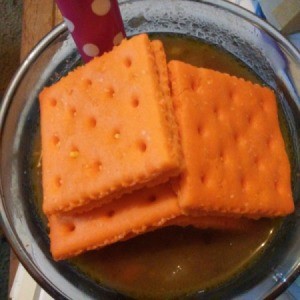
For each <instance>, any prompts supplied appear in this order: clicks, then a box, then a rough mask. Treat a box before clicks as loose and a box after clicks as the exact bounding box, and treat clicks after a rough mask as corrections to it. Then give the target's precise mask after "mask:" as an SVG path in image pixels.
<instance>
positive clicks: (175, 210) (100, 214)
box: [49, 183, 181, 260]
mask: <svg viewBox="0 0 300 300" xmlns="http://www.w3.org/2000/svg"><path fill="white" fill-rule="evenodd" d="M179 215H181V211H180V209H179V206H178V203H177V198H176V195H175V194H174V192H173V190H172V188H171V185H170V184H169V183H167V184H163V185H159V186H156V187H153V188H149V189H143V190H140V191H136V192H133V193H132V194H129V195H125V196H123V197H122V198H120V199H118V200H115V201H113V202H112V203H109V204H106V205H104V206H102V207H100V208H97V209H94V210H92V211H89V212H85V213H82V214H77V215H72V214H70V213H64V214H62V215H52V216H50V217H49V226H50V239H51V252H52V255H53V257H54V258H55V259H57V260H59V259H65V258H68V257H72V256H74V255H77V254H79V253H81V252H84V251H86V250H91V249H96V248H100V247H103V246H105V245H109V244H111V243H114V242H116V241H119V240H123V239H126V238H129V237H134V236H136V235H138V234H142V233H144V232H147V231H150V230H153V229H155V228H158V227H161V226H163V225H164V224H166V223H167V222H168V221H170V220H172V219H174V218H176V217H178V216H179ZM83 237H84V238H83Z"/></svg>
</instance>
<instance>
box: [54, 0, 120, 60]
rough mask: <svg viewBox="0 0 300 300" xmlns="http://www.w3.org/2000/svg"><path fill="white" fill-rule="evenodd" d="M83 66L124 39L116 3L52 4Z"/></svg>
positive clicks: (76, 1)
mask: <svg viewBox="0 0 300 300" xmlns="http://www.w3.org/2000/svg"><path fill="white" fill-rule="evenodd" d="M56 3H57V5H58V7H59V9H60V11H61V13H62V15H63V17H64V19H65V24H66V25H67V27H68V29H69V32H70V33H71V35H72V37H73V39H74V41H75V44H76V46H77V49H78V52H79V53H80V55H81V57H82V59H83V61H84V62H88V61H90V60H91V59H92V58H93V57H95V56H99V55H102V54H103V53H104V52H109V51H110V50H111V49H112V48H113V46H115V45H119V44H120V42H121V40H122V39H123V38H124V37H125V30H124V25H123V21H122V18H121V13H120V9H119V5H118V0H72V1H71V0H69V1H66V0H56Z"/></svg>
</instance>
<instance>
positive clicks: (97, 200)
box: [40, 34, 181, 215]
mask: <svg viewBox="0 0 300 300" xmlns="http://www.w3.org/2000/svg"><path fill="white" fill-rule="evenodd" d="M160 52H163V48H159V47H154V49H152V46H151V42H150V40H149V39H148V37H147V35H144V34H143V35H139V36H136V37H133V38H131V39H130V40H124V41H123V42H122V43H121V45H120V46H118V47H115V48H114V49H113V51H111V52H109V53H106V54H104V55H103V56H101V57H98V58H95V59H94V60H92V61H91V62H89V63H88V64H86V65H85V66H83V67H78V68H77V69H76V70H75V71H73V72H70V73H69V74H68V75H67V76H66V77H64V78H62V79H61V80H60V81H59V82H57V83H56V84H54V85H53V86H51V87H48V88H45V89H44V90H43V91H42V92H41V94H40V110H41V136H42V169H43V192H44V202H43V210H44V212H45V213H46V214H47V215H51V214H53V213H57V212H61V211H68V210H77V211H78V212H80V211H84V210H89V209H92V208H93V207H96V206H100V205H103V204H104V203H107V202H109V201H110V200H111V199H112V198H115V197H120V196H121V195H122V194H124V193H129V192H131V191H132V190H134V189H138V188H141V187H143V186H145V185H149V186H150V185H154V184H158V183H161V182H164V181H166V180H168V179H169V177H170V176H174V175H177V174H178V173H179V171H180V163H181V157H180V147H179V143H178V132H177V127H176V123H175V121H174V119H172V118H171V117H170V116H172V115H173V106H172V104H171V103H169V101H171V99H170V97H169V94H170V92H168V88H169V87H168V82H167V81H166V80H162V78H164V77H163V76H161V75H159V74H163V73H165V74H166V73H167V64H166V61H165V58H164V53H160ZM156 58H157V61H156ZM160 70H164V71H160Z"/></svg>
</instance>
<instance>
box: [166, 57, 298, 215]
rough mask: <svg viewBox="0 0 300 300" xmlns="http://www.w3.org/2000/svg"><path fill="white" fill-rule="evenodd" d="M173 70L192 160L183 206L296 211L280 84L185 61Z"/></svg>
mask: <svg viewBox="0 0 300 300" xmlns="http://www.w3.org/2000/svg"><path fill="white" fill-rule="evenodd" d="M169 72H170V81H171V85H172V94H173V97H174V105H175V113H176V116H177V120H178V123H179V127H180V136H181V139H182V147H183V154H184V158H185V163H186V169H185V170H184V172H183V174H182V176H181V179H180V181H179V182H178V186H177V189H178V194H179V204H180V206H181V208H182V209H183V210H184V211H185V212H186V213H189V214H221V215H222V214H227V215H232V216H246V217H254V218H260V217H274V216H284V215H287V214H289V213H291V212H293V210H294V203H293V198H292V192H291V180H290V164H289V160H288V156H287V153H286V150H285V145H284V141H283V138H282V135H281V131H280V127H279V121H278V116H277V106H276V98H275V95H274V93H273V91H271V90H270V89H269V88H266V87H261V86H259V85H257V84H252V83H250V82H247V81H245V80H243V79H238V78H236V77H232V76H229V75H228V74H222V73H219V72H216V71H213V70H208V69H203V68H196V67H193V66H190V65H187V64H185V63H182V62H179V61H172V62H170V63H169Z"/></svg>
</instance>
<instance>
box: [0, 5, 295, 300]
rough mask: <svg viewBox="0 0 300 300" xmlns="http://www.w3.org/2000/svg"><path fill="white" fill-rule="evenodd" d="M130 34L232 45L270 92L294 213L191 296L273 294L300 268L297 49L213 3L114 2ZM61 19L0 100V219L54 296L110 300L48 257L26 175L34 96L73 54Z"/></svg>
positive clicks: (250, 18) (109, 294) (251, 18)
mask: <svg viewBox="0 0 300 300" xmlns="http://www.w3.org/2000/svg"><path fill="white" fill-rule="evenodd" d="M120 2H121V4H120V8H121V13H122V16H123V19H124V23H125V27H126V31H127V34H128V35H129V36H130V35H134V34H137V33H140V32H160V33H161V32H166V33H180V34H184V35H187V36H190V37H194V38H198V39H202V40H205V41H207V42H208V43H212V44H216V45H218V46H219V47H221V48H223V49H225V50H226V51H229V52H231V53H232V54H234V55H235V56H236V57H238V58H239V59H240V60H242V61H243V62H244V63H246V64H247V65H248V66H249V67H250V68H251V69H252V70H253V71H254V72H256V73H257V74H258V75H259V76H260V77H261V78H262V79H263V80H264V81H265V82H266V83H267V84H268V85H269V86H270V87H272V88H273V89H274V90H275V91H277V97H278V100H279V105H280V106H281V107H282V110H283V112H284V115H285V118H286V120H287V121H288V131H289V135H290V137H291V143H290V145H288V146H289V147H291V149H292V152H293V153H294V155H293V157H292V165H293V170H292V180H293V194H294V199H295V201H296V211H295V213H294V214H293V215H291V216H289V217H287V218H286V219H285V220H284V222H283V224H282V226H281V227H280V230H279V231H278V233H277V235H276V238H275V239H274V240H273V242H272V243H271V244H270V245H269V248H268V249H267V251H266V253H265V255H263V256H262V257H261V258H260V259H259V261H258V262H257V263H256V264H255V265H253V266H252V267H249V269H247V271H245V272H244V273H243V274H241V275H240V276H239V277H237V278H234V279H232V280H231V281H230V282H228V283H226V284H225V285H222V286H221V287H216V288H215V289H212V290H209V291H199V293H196V294H195V295H194V296H195V297H196V298H199V299H207V298H211V297H212V298H213V297H215V298H222V299H227V298H236V299H263V298H274V297H275V296H277V295H279V294H280V293H281V292H282V291H283V290H284V289H285V288H286V287H287V286H288V285H289V284H290V283H291V282H292V281H293V280H294V279H295V278H296V276H297V274H299V272H300V238H299V237H300V199H299V198H300V197H299V195H300V176H299V172H300V148H299V147H300V144H299V143H300V100H299V94H300V54H299V52H298V51H297V50H296V49H295V48H294V47H293V46H292V45H291V44H290V43H289V42H288V41H287V40H286V39H285V38H284V37H283V36H282V35H281V34H280V33H279V32H278V31H276V30H275V29H274V28H273V27H271V26H270V25H268V24H267V23H265V22H264V21H262V20H261V19H259V18H258V17H256V16H255V15H253V14H251V13H249V12H247V11H245V10H243V9H242V8H240V7H237V6H235V5H232V4H230V3H228V2H225V1H220V0H215V1H213V0H207V1H193V0H182V1H180V0H164V1H160V0H136V1H134V0H128V1H120ZM79 59H80V58H79V55H78V53H77V51H76V48H75V46H74V43H73V41H72V39H71V37H70V36H69V34H68V32H67V31H66V26H65V25H64V24H61V25H59V26H58V27H56V28H55V29H54V30H53V31H51V32H50V33H49V34H48V35H47V36H46V37H45V38H44V39H43V40H42V41H41V42H40V43H39V44H38V45H37V46H36V47H35V48H34V49H33V50H32V52H31V53H30V54H29V56H28V57H27V58H26V60H25V61H24V62H23V64H22V65H21V66H20V68H19V70H18V72H17V73H16V75H15V76H14V78H13V79H12V81H11V84H10V86H9V88H8V90H7V92H6V95H5V96H4V99H3V102H2V105H1V114H0V126H1V174H0V176H1V202H0V209H1V210H0V211H1V225H2V226H3V228H4V230H5V233H6V235H7V237H8V239H9V241H10V243H11V246H12V247H13V249H14V251H15V253H16V254H17V256H18V258H19V259H20V261H21V262H22V263H23V265H24V266H25V267H26V269H27V270H28V271H29V273H30V274H31V275H32V276H33V278H35V279H36V280H37V282H38V283H39V284H40V285H41V286H42V287H43V288H44V289H46V290H47V291H48V292H49V293H50V294H51V295H52V296H54V297H55V298H68V299H94V298H101V299H102V298H103V299H112V298H118V299H119V297H120V295H119V294H118V293H117V292H115V291H113V290H110V289H107V288H104V287H102V286H101V285H98V284H96V283H95V282H93V281H92V280H90V279H89V278H87V277H85V276H83V275H81V274H80V273H78V272H77V271H76V270H75V269H74V268H72V267H71V266H70V265H69V264H68V263H66V262H54V261H53V260H52V258H51V255H50V253H49V242H48V238H47V234H46V231H45V228H44V226H43V224H42V223H41V221H40V218H39V216H38V214H37V212H36V209H35V206H34V203H33V202H34V201H33V198H34V190H33V188H32V182H31V179H30V176H29V173H30V165H29V153H30V151H31V145H32V138H33V135H34V134H35V133H36V130H37V128H38V126H39V107H38V101H37V95H38V93H39V91H40V90H41V89H42V88H43V86H45V85H49V84H50V83H53V82H55V81H57V80H58V79H59V78H60V77H61V76H62V75H64V74H65V73H67V72H68V71H69V70H70V69H72V68H73V67H74V66H75V65H76V64H77V63H78V61H79Z"/></svg>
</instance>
